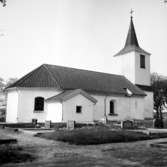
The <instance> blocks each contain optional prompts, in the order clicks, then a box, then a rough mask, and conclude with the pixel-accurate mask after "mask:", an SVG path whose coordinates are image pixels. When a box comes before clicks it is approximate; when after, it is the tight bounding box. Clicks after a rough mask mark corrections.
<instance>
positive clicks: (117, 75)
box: [44, 64, 123, 77]
mask: <svg viewBox="0 0 167 167" xmlns="http://www.w3.org/2000/svg"><path fill="white" fill-rule="evenodd" d="M44 65H45V66H56V67H62V68H67V69H73V70H81V71H87V72H94V73H100V74H106V75H113V76H116V77H123V75H120V74H112V73H107V72H101V71H93V70H86V69H80V68H75V67H66V66H61V65H53V64H44Z"/></svg>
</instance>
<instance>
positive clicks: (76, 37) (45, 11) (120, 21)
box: [0, 0, 167, 79]
mask: <svg viewBox="0 0 167 167" xmlns="http://www.w3.org/2000/svg"><path fill="white" fill-rule="evenodd" d="M131 9H133V10H134V13H133V17H134V18H133V21H134V25H135V29H136V33H137V37H138V42H139V45H140V46H141V47H142V48H143V49H144V50H146V51H147V52H149V53H151V72H157V73H159V74H161V75H165V76H167V65H166V64H167V3H164V0H147V1H146V0H7V6H6V7H2V5H0V77H2V78H4V79H7V78H10V77H13V78H14V77H16V78H20V77H22V76H24V75H25V74H26V73H28V72H30V71H31V70H33V69H34V68H37V67H38V66H40V65H41V64H44V63H47V64H55V65H61V66H68V67H74V68H80V69H88V70H93V71H101V72H107V73H114V69H113V68H112V65H111V64H112V61H113V55H114V54H116V53H117V52H118V51H119V50H120V49H122V48H123V46H124V43H125V39H126V36H127V32H128V28H129V22H130V10H131Z"/></svg>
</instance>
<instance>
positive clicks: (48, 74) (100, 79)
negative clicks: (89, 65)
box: [6, 64, 145, 96]
mask: <svg viewBox="0 0 167 167" xmlns="http://www.w3.org/2000/svg"><path fill="white" fill-rule="evenodd" d="M39 87H41V88H55V89H59V90H64V91H65V90H66V91H67V90H74V89H82V90H83V91H86V92H92V93H93V92H94V93H102V94H122V95H126V91H125V88H128V89H129V90H130V91H131V92H132V93H133V95H134V96H135V95H136V96H145V93H144V92H143V91H142V90H141V89H139V88H138V87H137V86H135V85H134V84H132V83H131V82H130V81H129V80H127V79H126V78H125V77H124V76H121V75H114V74H107V73H102V72H95V71H88V70H81V69H75V68H68V67H62V66H56V65H48V64H43V65H42V66H40V67H38V68H37V69H35V70H33V71H32V72H30V73H29V74H27V75H25V76H24V77H22V78H21V79H19V80H18V81H16V82H15V83H13V84H11V85H10V86H8V87H7V88H6V89H10V88H39Z"/></svg>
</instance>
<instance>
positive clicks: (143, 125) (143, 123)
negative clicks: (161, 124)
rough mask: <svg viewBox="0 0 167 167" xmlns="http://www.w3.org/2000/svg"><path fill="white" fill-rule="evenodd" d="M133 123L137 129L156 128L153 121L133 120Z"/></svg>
mask: <svg viewBox="0 0 167 167" xmlns="http://www.w3.org/2000/svg"><path fill="white" fill-rule="evenodd" d="M133 122H134V126H135V127H136V128H154V120H153V119H145V120H133Z"/></svg>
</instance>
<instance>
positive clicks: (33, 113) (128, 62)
mask: <svg viewBox="0 0 167 167" xmlns="http://www.w3.org/2000/svg"><path fill="white" fill-rule="evenodd" d="M113 64H115V65H116V67H115V68H117V71H118V75H115V74H110V73H111V71H110V72H109V73H102V72H95V71H88V70H81V69H74V68H68V67H62V66H56V65H48V64H43V65H41V66H40V67H38V68H36V69H35V70H33V71H32V72H30V73H28V74H27V75H25V76H24V77H22V78H21V79H19V80H18V81H16V82H15V83H13V84H12V85H10V86H9V87H7V88H6V92H7V112H6V122H8V123H28V122H32V119H37V120H38V122H45V121H46V120H50V121H52V122H67V121H68V120H74V121H76V122H80V123H93V122H94V121H100V120H102V119H106V120H109V121H112V120H127V119H128V120H129V119H131V120H134V119H137V120H144V119H148V118H149V119H150V118H153V93H152V91H151V87H150V53H148V52H146V51H144V50H143V49H142V48H141V47H140V46H139V44H138V40H137V37H136V33H135V29H134V25H133V20H132V17H131V20H130V26H129V31H128V35H127V39H126V43H125V46H124V48H123V49H122V50H121V51H120V52H118V53H117V54H116V55H114V63H113Z"/></svg>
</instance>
